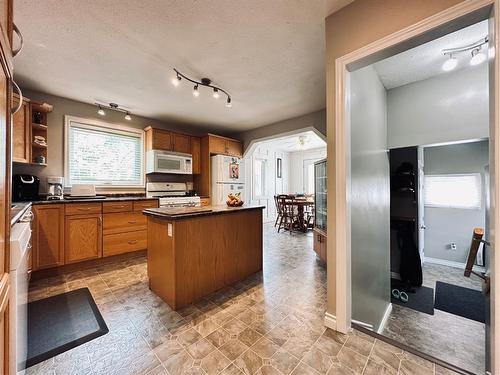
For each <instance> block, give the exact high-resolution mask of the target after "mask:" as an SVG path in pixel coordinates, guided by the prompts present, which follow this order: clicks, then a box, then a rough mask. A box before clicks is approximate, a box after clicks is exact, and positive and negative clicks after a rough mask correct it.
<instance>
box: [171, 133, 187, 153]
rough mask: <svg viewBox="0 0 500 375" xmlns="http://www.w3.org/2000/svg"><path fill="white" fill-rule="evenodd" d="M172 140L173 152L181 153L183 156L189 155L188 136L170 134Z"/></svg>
mask: <svg viewBox="0 0 500 375" xmlns="http://www.w3.org/2000/svg"><path fill="white" fill-rule="evenodd" d="M172 140H173V145H172V149H173V151H175V152H182V153H184V154H190V153H191V137H190V136H189V135H185V134H179V133H172Z"/></svg>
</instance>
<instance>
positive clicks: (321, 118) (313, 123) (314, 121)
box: [232, 109, 326, 149]
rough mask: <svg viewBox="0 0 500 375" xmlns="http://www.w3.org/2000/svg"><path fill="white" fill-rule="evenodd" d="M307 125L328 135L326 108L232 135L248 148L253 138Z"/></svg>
mask: <svg viewBox="0 0 500 375" xmlns="http://www.w3.org/2000/svg"><path fill="white" fill-rule="evenodd" d="M306 127H314V128H316V129H317V130H318V131H319V132H320V133H321V134H323V135H324V136H326V110H324V109H322V110H321V111H317V112H313V113H309V114H307V115H304V116H299V117H294V118H291V119H288V120H284V121H280V122H276V123H274V124H270V125H266V126H262V127H260V128H257V129H252V130H248V131H245V132H240V133H235V134H233V135H232V136H233V137H234V138H236V139H239V140H241V141H243V145H244V148H245V149H246V148H247V147H248V145H249V144H250V142H251V141H253V140H256V139H262V138H268V137H272V136H273V135H278V134H283V133H287V132H291V131H293V130H298V129H303V128H306Z"/></svg>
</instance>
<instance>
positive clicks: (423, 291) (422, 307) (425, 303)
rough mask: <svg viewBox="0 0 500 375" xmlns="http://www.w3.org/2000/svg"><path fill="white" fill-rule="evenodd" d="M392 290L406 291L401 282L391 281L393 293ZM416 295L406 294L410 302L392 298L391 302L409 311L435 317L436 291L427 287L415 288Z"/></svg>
mask: <svg viewBox="0 0 500 375" xmlns="http://www.w3.org/2000/svg"><path fill="white" fill-rule="evenodd" d="M392 289H398V290H403V291H405V288H404V287H403V285H402V283H401V281H400V280H397V279H391V291H392ZM413 289H414V290H415V293H410V292H406V291H405V292H406V293H407V294H408V302H406V303H404V302H402V301H400V300H399V299H396V298H394V297H392V293H391V302H392V303H395V304H396V305H400V306H404V307H407V308H409V309H413V310H416V311H420V312H423V313H426V314H429V315H434V289H432V288H428V287H426V286H421V287H418V288H413Z"/></svg>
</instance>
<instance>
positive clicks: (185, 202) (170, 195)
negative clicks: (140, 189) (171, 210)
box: [146, 182, 201, 207]
mask: <svg viewBox="0 0 500 375" xmlns="http://www.w3.org/2000/svg"><path fill="white" fill-rule="evenodd" d="M188 184H189V183H185V182H148V183H147V184H146V197H147V198H158V200H159V204H160V207H200V206H201V199H200V197H198V196H196V195H195V196H191V195H189V191H190V190H189V185H188Z"/></svg>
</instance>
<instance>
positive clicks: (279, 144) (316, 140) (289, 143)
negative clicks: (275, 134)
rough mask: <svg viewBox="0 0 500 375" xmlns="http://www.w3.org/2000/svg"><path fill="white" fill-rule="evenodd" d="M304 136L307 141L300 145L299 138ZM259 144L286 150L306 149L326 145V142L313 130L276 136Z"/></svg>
mask: <svg viewBox="0 0 500 375" xmlns="http://www.w3.org/2000/svg"><path fill="white" fill-rule="evenodd" d="M300 137H303V139H304V141H305V143H304V145H303V146H301V145H300V142H299V138H300ZM259 146H264V147H268V148H272V149H274V150H280V151H284V152H294V151H305V150H312V149H315V148H321V147H326V142H325V141H324V140H323V139H321V138H320V137H319V136H318V135H317V134H316V133H314V132H313V131H307V132H302V133H298V134H294V135H289V136H286V137H281V138H276V139H273V140H269V141H262V142H261V143H259Z"/></svg>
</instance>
